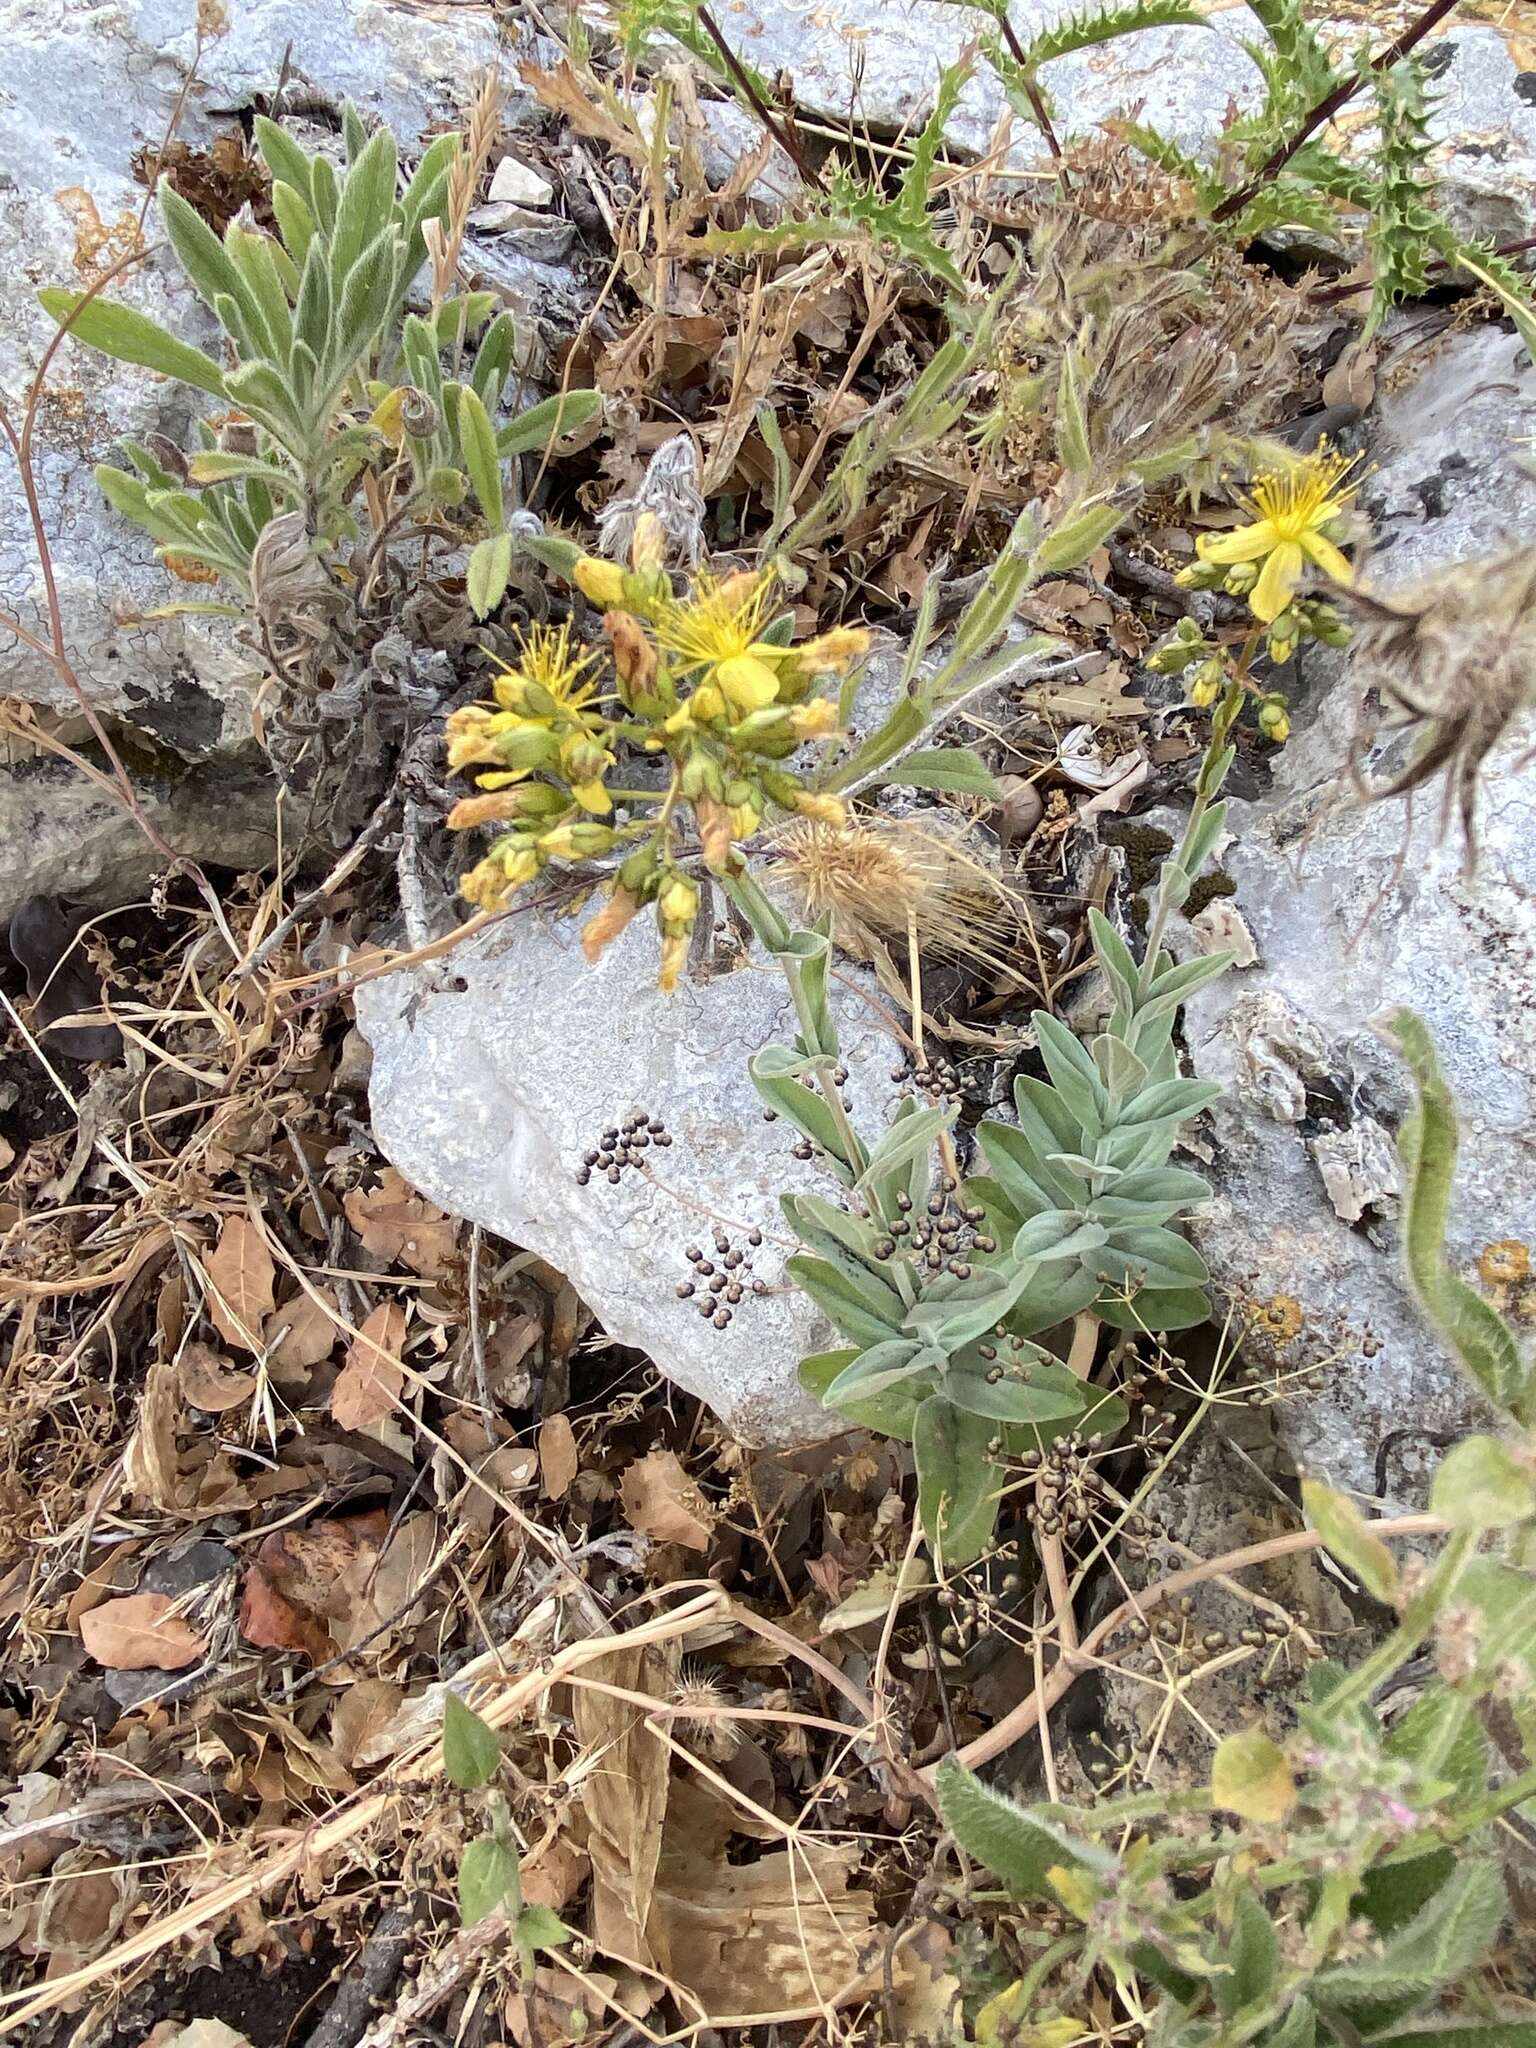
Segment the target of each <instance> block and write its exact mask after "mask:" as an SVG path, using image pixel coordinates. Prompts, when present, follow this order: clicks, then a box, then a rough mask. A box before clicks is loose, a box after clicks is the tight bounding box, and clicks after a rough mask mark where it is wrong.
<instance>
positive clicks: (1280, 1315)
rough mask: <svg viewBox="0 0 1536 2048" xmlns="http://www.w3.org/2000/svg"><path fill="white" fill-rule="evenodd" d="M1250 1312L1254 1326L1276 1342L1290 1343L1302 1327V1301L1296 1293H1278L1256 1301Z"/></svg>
mask: <svg viewBox="0 0 1536 2048" xmlns="http://www.w3.org/2000/svg"><path fill="white" fill-rule="evenodd" d="M1249 1314H1250V1316H1251V1318H1252V1321H1253V1326H1254V1328H1255V1329H1256V1330H1258V1331H1259V1332H1260V1333H1261V1334H1262V1335H1263V1336H1266V1337H1269V1338H1271V1339H1272V1340H1273V1341H1274V1342H1275V1343H1276V1344H1289V1343H1290V1341H1291V1339H1292V1338H1293V1337H1294V1336H1296V1335H1297V1334H1298V1332H1299V1331H1300V1329H1301V1303H1300V1302H1299V1301H1297V1300H1296V1298H1295V1296H1294V1295H1290V1294H1276V1295H1272V1296H1271V1297H1270V1299H1269V1300H1268V1301H1258V1302H1255V1303H1254V1304H1253V1305H1252V1307H1251V1309H1250V1310H1249Z"/></svg>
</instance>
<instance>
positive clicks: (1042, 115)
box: [997, 12, 1061, 163]
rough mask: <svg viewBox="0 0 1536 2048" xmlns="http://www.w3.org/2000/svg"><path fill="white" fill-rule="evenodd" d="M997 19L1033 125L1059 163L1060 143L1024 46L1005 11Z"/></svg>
mask: <svg viewBox="0 0 1536 2048" xmlns="http://www.w3.org/2000/svg"><path fill="white" fill-rule="evenodd" d="M997 21H998V26H999V27H1000V28H1001V29H1002V31H1003V41H1004V42H1005V43H1006V44H1007V45H1008V54H1009V56H1010V57H1012V59H1013V61H1014V63H1015V64H1017V65H1018V67H1019V76H1020V79H1021V81H1022V82H1023V86H1024V96H1025V98H1026V99H1027V100H1028V101H1029V111H1030V112H1031V113H1032V114H1033V115H1034V117H1035V126H1036V127H1037V128H1038V129H1039V130H1040V133H1041V134H1042V135H1043V136H1044V137H1045V146H1046V148H1047V149H1048V150H1049V151H1050V153H1051V155H1052V156H1053V157H1054V158H1055V159H1056V161H1057V163H1060V162H1061V144H1060V143H1059V142H1058V141H1057V140H1056V130H1055V129H1054V127H1052V125H1051V111H1050V108H1049V107H1047V105H1046V104H1045V95H1044V94H1043V93H1042V92H1041V90H1040V88H1039V86H1038V85H1036V83H1035V81H1034V79H1033V78H1032V77H1031V75H1030V71H1029V62H1028V59H1027V58H1026V57H1025V55H1024V46H1023V44H1022V43H1021V42H1020V41H1019V38H1018V35H1017V34H1016V32H1015V30H1014V26H1013V23H1012V22H1011V21H1010V20H1009V19H1008V16H1007V13H1006V12H1004V13H1001V14H999V15H998V17H997Z"/></svg>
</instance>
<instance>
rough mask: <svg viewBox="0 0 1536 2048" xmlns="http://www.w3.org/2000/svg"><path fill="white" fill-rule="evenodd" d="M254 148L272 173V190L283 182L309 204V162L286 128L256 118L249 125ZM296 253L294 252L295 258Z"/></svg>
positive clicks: (265, 119)
mask: <svg viewBox="0 0 1536 2048" xmlns="http://www.w3.org/2000/svg"><path fill="white" fill-rule="evenodd" d="M251 130H252V133H253V135H254V136H255V139H256V147H257V149H258V150H260V152H261V158H262V162H263V163H264V164H265V165H266V167H267V169H268V170H269V171H270V172H271V173H272V181H273V184H274V186H275V185H276V184H277V183H278V182H279V181H281V182H283V183H285V184H287V185H289V186H291V187H292V188H293V190H294V191H295V192H297V193H299V194H300V196H301V197H302V198H303V200H304V202H305V205H306V206H307V205H308V203H309V193H310V159H309V157H308V156H307V155H306V154H305V153H304V151H303V150H302V149H300V147H299V145H298V144H297V143H296V142H295V141H294V139H293V137H292V136H291V135H290V134H289V133H288V131H287V129H286V128H280V127H279V126H278V124H277V123H276V122H275V121H269V120H268V119H267V117H266V115H265V114H258V115H256V117H255V119H254V120H253V122H252V123H251ZM297 253H298V252H297V251H295V254H297Z"/></svg>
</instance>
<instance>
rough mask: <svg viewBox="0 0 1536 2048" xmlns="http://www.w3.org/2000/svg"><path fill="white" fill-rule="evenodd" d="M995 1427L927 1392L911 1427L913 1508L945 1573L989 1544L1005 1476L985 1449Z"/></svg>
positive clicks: (983, 1419) (974, 1557)
mask: <svg viewBox="0 0 1536 2048" xmlns="http://www.w3.org/2000/svg"><path fill="white" fill-rule="evenodd" d="M995 1433H996V1425H995V1424H993V1423H991V1422H988V1421H987V1419H986V1418H985V1417H984V1416H980V1415H967V1414H966V1413H965V1411H964V1410H963V1409H961V1408H957V1407H955V1405H954V1403H953V1402H951V1401H946V1400H945V1399H944V1397H943V1395H942V1394H930V1395H929V1397H928V1399H927V1400H926V1401H924V1402H923V1404H922V1406H921V1407H920V1408H919V1409H918V1411H917V1415H916V1417H915V1419H914V1422H913V1428H912V1450H913V1455H914V1458H915V1461H916V1464H917V1508H918V1515H919V1518H920V1519H921V1521H922V1525H923V1533H924V1535H925V1536H926V1537H927V1539H928V1547H929V1549H930V1550H931V1551H932V1553H933V1556H934V1560H935V1562H936V1563H937V1564H938V1566H939V1568H940V1569H941V1570H943V1571H952V1570H954V1569H955V1568H956V1567H957V1566H960V1565H966V1564H970V1563H971V1562H972V1561H973V1560H974V1559H976V1558H978V1557H979V1556H980V1555H981V1553H982V1552H983V1551H984V1550H985V1549H986V1547H987V1545H988V1543H990V1542H991V1540H992V1531H993V1528H994V1527H995V1525H996V1522H997V1507H998V1500H999V1497H1000V1494H1001V1490H1002V1483H1003V1475H1002V1471H1001V1469H1000V1467H998V1466H997V1465H995V1464H993V1462H992V1460H991V1457H990V1455H989V1451H988V1446H989V1445H990V1443H991V1441H992V1438H993V1436H994V1435H995Z"/></svg>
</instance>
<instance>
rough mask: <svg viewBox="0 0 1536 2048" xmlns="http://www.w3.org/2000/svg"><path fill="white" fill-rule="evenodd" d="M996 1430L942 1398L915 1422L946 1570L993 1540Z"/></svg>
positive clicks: (924, 1490)
mask: <svg viewBox="0 0 1536 2048" xmlns="http://www.w3.org/2000/svg"><path fill="white" fill-rule="evenodd" d="M791 1263H793V1262H791ZM996 1427H997V1425H996V1424H995V1423H992V1422H989V1421H988V1420H987V1419H986V1418H985V1417H984V1416H980V1415H967V1414H966V1413H965V1411H964V1410H963V1409H960V1408H957V1407H956V1406H955V1405H954V1403H953V1402H952V1401H948V1400H946V1399H945V1398H944V1396H943V1395H942V1394H931V1395H930V1396H929V1397H928V1399H927V1400H926V1401H924V1403H923V1404H922V1406H921V1407H920V1408H919V1409H918V1411H917V1415H916V1417H915V1419H914V1421H913V1426H912V1452H913V1456H914V1459H915V1461H916V1464H917V1509H918V1515H919V1518H920V1519H921V1521H922V1525H923V1534H924V1535H925V1536H926V1537H927V1539H928V1548H929V1550H930V1551H931V1552H932V1553H933V1557H934V1560H935V1564H936V1565H937V1567H938V1568H939V1569H941V1570H943V1571H946V1572H947V1571H952V1570H954V1569H955V1568H956V1567H958V1566H960V1565H967V1564H971V1563H973V1562H974V1560H975V1559H976V1558H978V1557H980V1555H981V1553H982V1552H983V1551H984V1550H985V1549H986V1547H987V1545H988V1544H989V1543H990V1542H991V1540H992V1531H993V1528H994V1526H995V1525H996V1522H997V1509H998V1501H999V1497H1000V1493H1001V1489H1002V1485H1003V1474H1002V1471H1001V1470H1000V1468H999V1467H998V1466H997V1465H995V1464H994V1463H993V1462H992V1459H991V1456H990V1453H989V1446H990V1444H991V1441H992V1438H993V1436H994V1435H995V1433H996Z"/></svg>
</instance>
